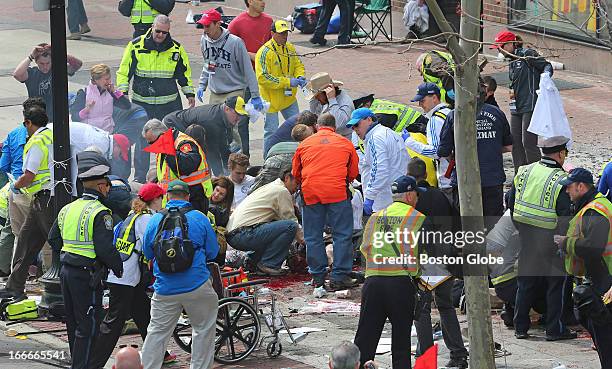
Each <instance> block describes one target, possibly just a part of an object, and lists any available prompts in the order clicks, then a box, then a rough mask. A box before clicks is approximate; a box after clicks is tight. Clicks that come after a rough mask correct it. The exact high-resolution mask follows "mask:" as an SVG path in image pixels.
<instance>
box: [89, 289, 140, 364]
mask: <svg viewBox="0 0 612 369" xmlns="http://www.w3.org/2000/svg"><path fill="white" fill-rule="evenodd" d="M108 288H109V289H110V302H109V307H108V311H107V312H106V316H105V317H104V320H103V321H102V323H101V324H100V335H99V336H98V338H97V339H96V346H95V351H94V353H93V357H92V359H91V364H90V367H91V368H93V369H98V368H103V367H104V365H105V364H106V362H107V361H108V358H109V357H110V356H111V354H112V353H113V350H114V349H115V345H116V344H117V341H118V340H119V336H121V331H122V330H123V325H124V324H125V321H126V320H128V319H129V318H130V317H131V318H132V319H134V323H136V327H138V331H139V332H140V336H141V337H142V341H143V342H144V339H145V337H146V336H147V327H148V326H149V321H150V320H151V315H150V312H151V300H150V299H149V296H147V292H146V286H145V285H144V283H139V284H138V285H136V286H134V287H132V286H126V285H121V284H114V283H109V284H108Z"/></svg>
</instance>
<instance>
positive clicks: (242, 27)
mask: <svg viewBox="0 0 612 369" xmlns="http://www.w3.org/2000/svg"><path fill="white" fill-rule="evenodd" d="M272 22H273V20H272V17H270V16H269V15H268V14H266V13H261V15H260V16H259V17H251V16H250V15H249V14H248V13H247V12H243V13H240V15H238V16H237V17H236V18H234V20H233V21H231V23H230V24H229V27H228V29H229V31H230V33H231V34H233V35H236V36H238V37H240V38H241V39H242V41H244V44H245V45H246V49H247V51H248V52H250V53H256V52H257V50H259V48H260V47H262V46H263V44H265V43H266V42H268V40H270V38H271V37H272V35H271V34H270V28H271V27H272ZM253 67H255V63H253Z"/></svg>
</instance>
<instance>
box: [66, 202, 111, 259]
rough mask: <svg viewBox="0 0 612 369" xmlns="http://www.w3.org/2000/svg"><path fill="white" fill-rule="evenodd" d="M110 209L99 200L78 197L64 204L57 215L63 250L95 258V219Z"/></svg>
mask: <svg viewBox="0 0 612 369" xmlns="http://www.w3.org/2000/svg"><path fill="white" fill-rule="evenodd" d="M104 210H108V211H109V212H110V209H108V208H107V207H106V206H104V205H102V203H101V202H100V201H98V200H93V199H83V198H81V199H77V200H74V201H73V202H71V203H70V204H68V205H66V206H64V207H63V208H62V210H60V212H59V215H58V217H57V225H58V226H59V229H60V232H61V234H62V240H63V241H64V246H63V247H62V251H64V252H70V253H72V254H77V255H81V256H84V257H86V258H90V259H95V258H96V250H95V249H94V242H93V231H94V219H95V218H96V215H98V213H100V212H101V211H104Z"/></svg>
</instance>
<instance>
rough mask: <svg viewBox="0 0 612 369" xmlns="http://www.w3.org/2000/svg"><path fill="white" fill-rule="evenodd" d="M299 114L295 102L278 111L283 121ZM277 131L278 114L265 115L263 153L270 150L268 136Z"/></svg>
mask: <svg viewBox="0 0 612 369" xmlns="http://www.w3.org/2000/svg"><path fill="white" fill-rule="evenodd" d="M299 112H300V108H299V107H298V103H297V101H295V102H294V103H293V104H291V105H289V106H288V107H286V108H285V109H283V110H281V111H280V113H281V114H282V115H283V118H285V119H289V117H292V116H294V115H296V114H297V113H299ZM277 129H278V113H267V114H266V118H265V120H264V152H268V150H270V147H269V146H268V141H269V140H270V136H272V135H273V134H274V132H276V130H277Z"/></svg>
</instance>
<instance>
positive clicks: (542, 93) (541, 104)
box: [527, 73, 572, 146]
mask: <svg viewBox="0 0 612 369" xmlns="http://www.w3.org/2000/svg"><path fill="white" fill-rule="evenodd" d="M537 93H538V101H537V102H536V105H535V109H534V110H533V115H532V116H531V122H530V123H529V128H528V129H527V130H528V131H529V132H532V133H535V134H537V135H538V136H543V137H547V138H548V137H554V136H563V137H567V138H569V139H570V143H571V138H572V130H571V128H570V125H569V121H568V120H567V115H565V109H564V108H563V101H562V100H561V95H559V90H558V89H557V86H555V83H554V82H553V80H552V78H550V75H549V74H548V73H542V75H541V76H540V89H539V90H538V91H537ZM568 146H569V145H568Z"/></svg>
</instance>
